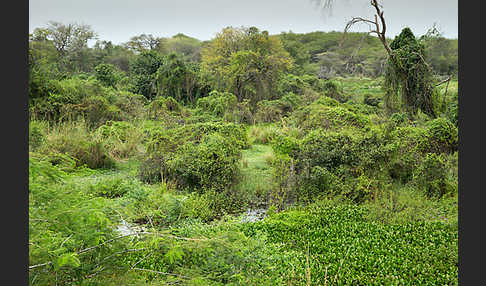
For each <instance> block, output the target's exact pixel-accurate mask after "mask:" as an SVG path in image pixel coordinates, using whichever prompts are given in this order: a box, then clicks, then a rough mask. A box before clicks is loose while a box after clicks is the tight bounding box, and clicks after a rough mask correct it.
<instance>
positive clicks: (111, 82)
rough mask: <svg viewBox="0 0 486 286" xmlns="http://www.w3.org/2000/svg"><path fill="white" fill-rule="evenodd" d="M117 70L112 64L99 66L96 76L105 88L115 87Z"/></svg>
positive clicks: (96, 68)
mask: <svg viewBox="0 0 486 286" xmlns="http://www.w3.org/2000/svg"><path fill="white" fill-rule="evenodd" d="M116 73H117V70H116V68H115V66H114V65H112V64H99V65H97V66H96V67H95V76H96V79H97V80H99V81H100V82H101V83H102V84H103V85H105V86H111V87H115V85H116V82H117V74H116Z"/></svg>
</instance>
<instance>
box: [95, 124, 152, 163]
mask: <svg viewBox="0 0 486 286" xmlns="http://www.w3.org/2000/svg"><path fill="white" fill-rule="evenodd" d="M94 135H95V136H96V137H98V138H99V139H100V140H102V141H103V144H104V146H105V147H106V148H107V150H108V152H109V153H110V155H111V156H112V157H114V158H128V157H129V156H131V155H134V154H135V153H136V152H137V147H138V145H139V144H140V143H141V141H142V134H141V132H140V131H139V129H138V128H136V127H135V126H133V124H131V123H129V122H126V121H108V122H106V124H104V125H102V126H100V127H98V129H96V131H95V132H94Z"/></svg>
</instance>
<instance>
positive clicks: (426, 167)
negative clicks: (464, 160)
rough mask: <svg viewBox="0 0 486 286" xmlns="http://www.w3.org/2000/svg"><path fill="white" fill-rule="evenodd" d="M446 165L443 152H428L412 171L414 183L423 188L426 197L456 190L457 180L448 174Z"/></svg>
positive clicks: (436, 196) (438, 196)
mask: <svg viewBox="0 0 486 286" xmlns="http://www.w3.org/2000/svg"><path fill="white" fill-rule="evenodd" d="M448 167H449V166H447V165H446V163H445V158H444V155H443V154H440V155H437V154H435V153H428V154H427V155H426V157H425V158H424V160H423V161H422V163H421V165H420V166H419V168H418V169H417V170H416V172H414V177H415V182H416V184H417V185H418V186H419V188H422V189H424V190H425V194H426V195H427V197H429V198H432V197H435V198H440V197H442V196H443V195H445V194H450V193H454V191H457V180H456V181H454V179H453V178H451V177H450V176H449V171H448Z"/></svg>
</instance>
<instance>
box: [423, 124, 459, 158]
mask: <svg viewBox="0 0 486 286" xmlns="http://www.w3.org/2000/svg"><path fill="white" fill-rule="evenodd" d="M426 128H427V135H428V137H429V144H430V146H429V152H435V153H452V152H454V151H456V150H457V146H458V131H457V127H456V126H454V124H453V123H452V122H450V121H449V120H448V119H446V118H442V117H439V118H436V119H434V120H431V121H429V122H427V124H426Z"/></svg>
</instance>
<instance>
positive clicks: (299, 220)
mask: <svg viewBox="0 0 486 286" xmlns="http://www.w3.org/2000/svg"><path fill="white" fill-rule="evenodd" d="M245 232H246V233H248V234H249V235H252V234H256V233H260V232H263V233H264V234H266V235H267V241H268V242H267V243H272V244H273V243H275V244H283V248H282V251H284V252H287V251H288V252H289V253H294V255H295V257H294V258H293V259H292V260H291V261H292V262H290V261H289V262H290V263H292V264H293V265H294V271H293V272H294V275H293V277H292V278H290V277H289V278H288V279H292V280H291V281H293V282H292V283H293V284H294V285H295V284H299V285H300V284H302V285H304V284H305V283H306V281H307V283H308V284H311V285H324V284H326V283H328V282H329V283H330V282H331V281H334V280H336V281H339V283H342V284H346V285H347V284H350V285H351V284H353V283H357V284H363V285H374V284H387V283H396V284H404V285H413V284H422V283H424V284H429V283H430V284H441V285H442V284H457V259H458V258H457V252H456V250H455V249H456V247H457V231H456V229H454V228H452V227H451V226H448V225H446V224H443V223H424V222H418V223H406V224H388V225H385V224H381V223H378V222H375V221H369V220H368V219H366V218H365V209H364V208H362V207H357V206H352V205H338V206H336V205H334V204H331V203H319V204H315V205H311V206H309V207H307V208H305V209H298V210H293V211H287V212H282V213H279V214H276V215H273V216H271V217H270V218H268V219H266V220H264V221H261V222H257V223H254V224H251V225H249V226H248V228H247V230H246V231H245ZM294 251H296V252H297V253H295V252H294ZM306 256H307V259H306ZM294 261H295V262H294ZM287 273H288V272H287ZM306 273H307V274H306ZM308 273H310V275H309V274H308ZM322 273H325V274H326V275H322ZM287 275H289V274H287ZM287 275H286V276H287ZM309 276H310V277H309ZM309 278H310V279H309ZM309 280H310V281H309Z"/></svg>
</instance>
